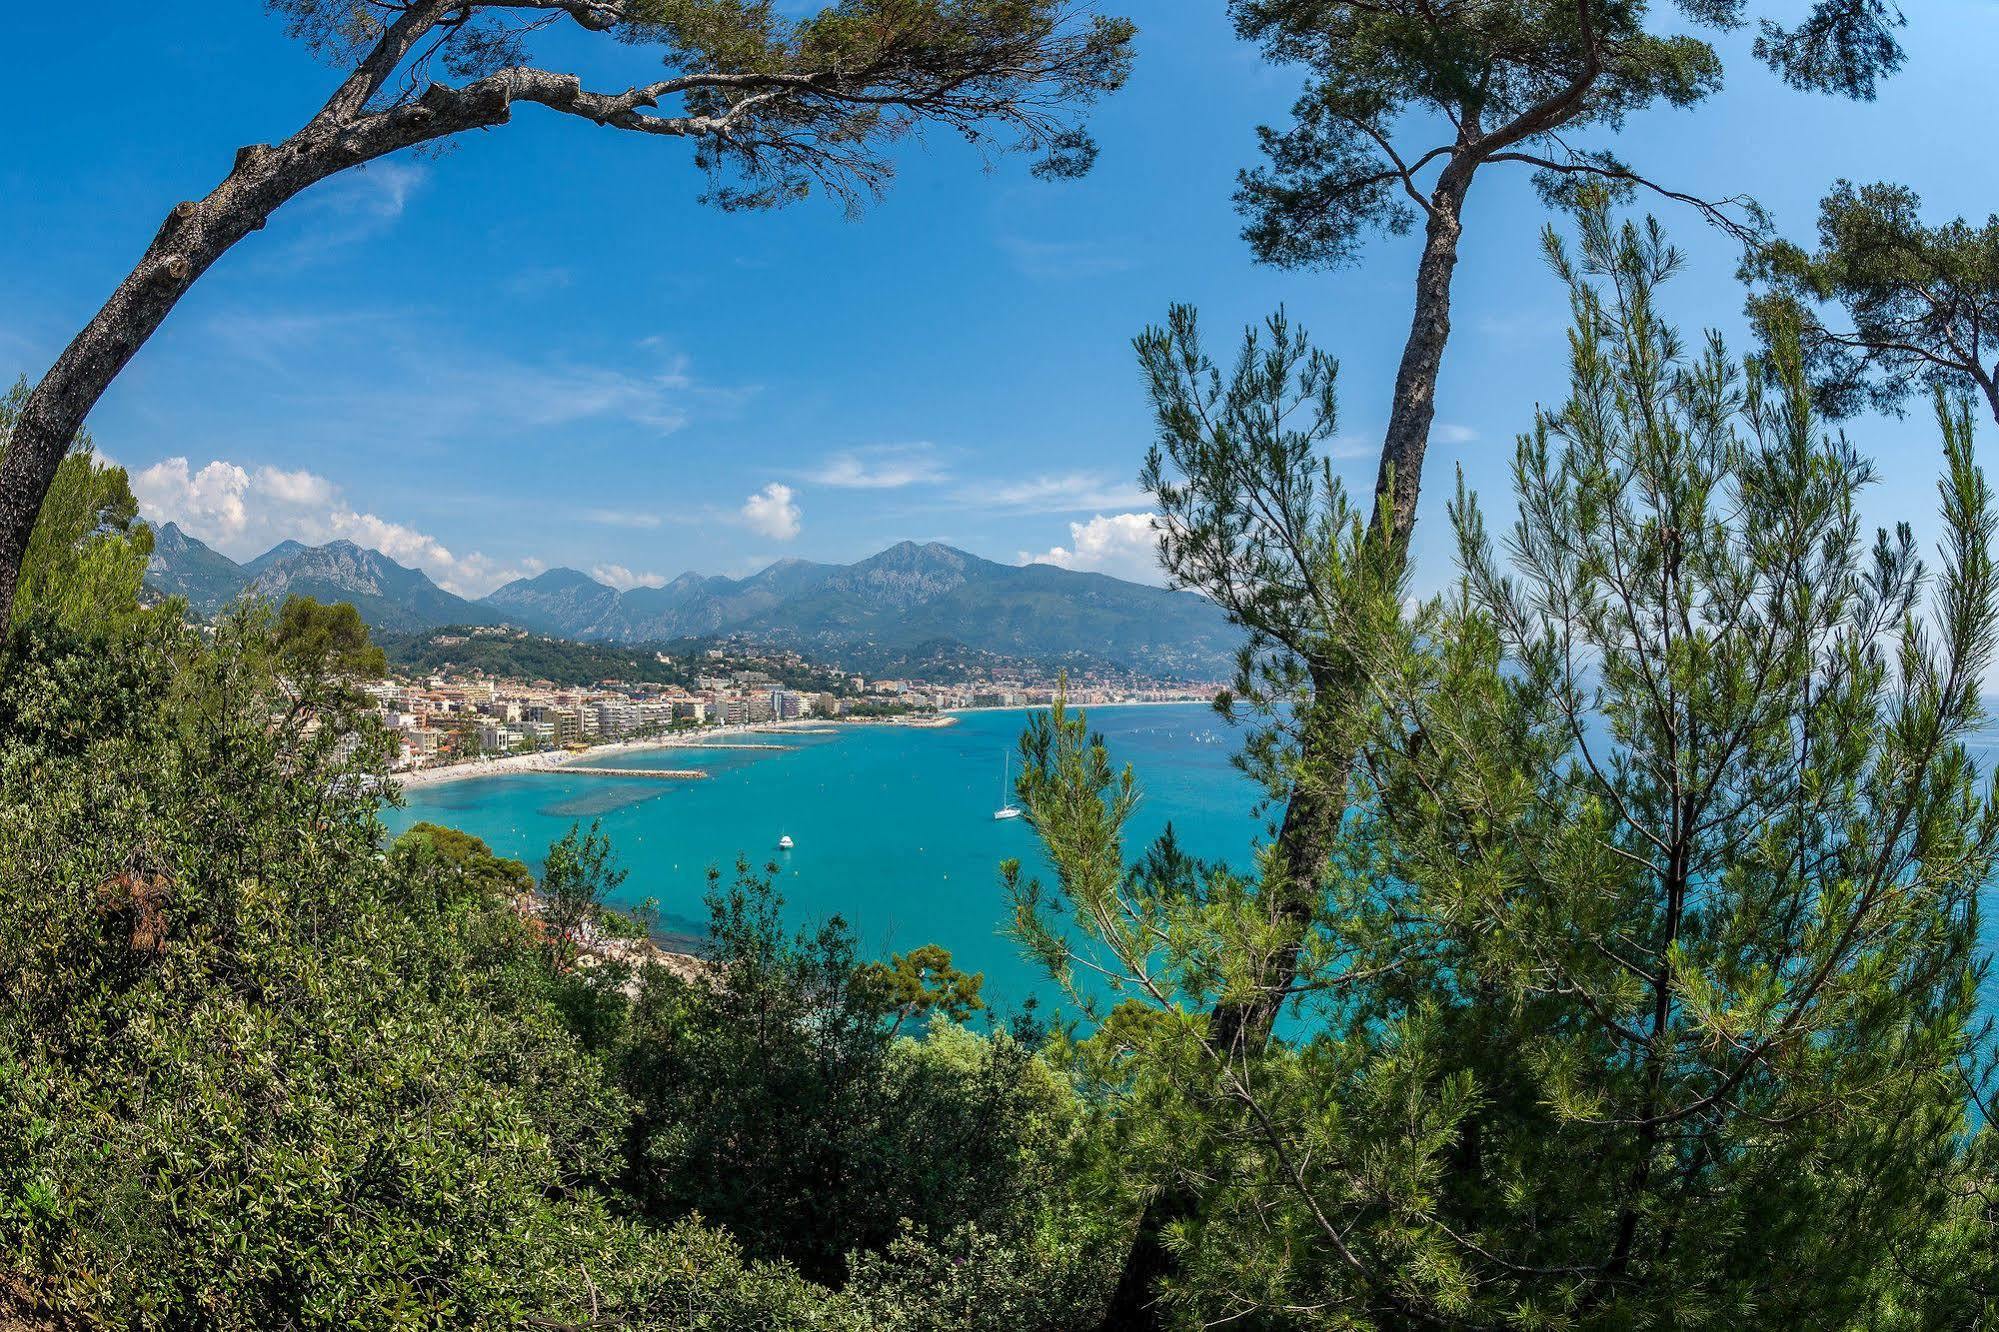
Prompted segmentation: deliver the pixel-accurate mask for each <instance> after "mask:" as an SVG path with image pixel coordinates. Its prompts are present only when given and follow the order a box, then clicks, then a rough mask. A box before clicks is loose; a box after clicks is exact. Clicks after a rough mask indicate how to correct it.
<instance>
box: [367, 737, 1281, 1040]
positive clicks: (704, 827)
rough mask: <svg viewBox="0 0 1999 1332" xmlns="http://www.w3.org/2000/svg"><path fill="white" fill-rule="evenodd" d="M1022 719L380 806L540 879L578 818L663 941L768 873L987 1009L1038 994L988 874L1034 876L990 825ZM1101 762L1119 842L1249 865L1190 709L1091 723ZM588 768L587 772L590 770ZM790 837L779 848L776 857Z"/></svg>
mask: <svg viewBox="0 0 1999 1332" xmlns="http://www.w3.org/2000/svg"><path fill="white" fill-rule="evenodd" d="M1027 716H1028V714H1027V713H1026V712H1024V711H1020V712H1014V711H1007V712H978V713H967V714H964V715H963V716H961V717H960V718H959V721H958V724H957V725H955V726H948V727H941V728H936V729H922V728H916V727H899V726H848V727H842V728H840V730H839V731H838V732H837V733H836V734H833V735H798V734H771V735H758V736H749V737H738V738H739V739H742V740H744V741H745V742H751V741H753V742H756V743H769V744H773V745H776V744H783V745H790V746H794V747H793V748H790V749H782V750H780V749H772V750H771V751H770V752H768V753H755V752H750V751H745V750H723V749H716V750H705V751H704V750H698V749H661V750H651V751H645V752H642V753H638V754H632V755H627V756H624V757H622V758H620V759H617V760H612V761H611V763H612V764H614V765H615V766H618V767H633V768H704V769H706V770H707V771H709V772H710V773H711V774H713V775H712V776H711V777H710V778H709V779H708V780H706V781H685V782H672V781H635V780H631V779H627V778H617V777H588V776H584V777H558V776H544V775H530V776H503V777H490V778H479V779H474V780H468V781H463V782H452V783H446V784H444V785H441V786H434V787H424V788H419V789H417V790H414V791H411V792H409V794H408V801H409V804H408V807H407V808H406V809H402V810H384V811H383V821H384V822H385V823H386V824H387V825H388V826H389V828H390V830H391V831H392V832H400V831H402V830H403V829H404V828H407V827H408V826H409V825H410V824H412V823H415V822H418V821H419V820H428V821H430V822H433V823H443V824H448V825H450V826H452V827H455V828H462V829H464V830H465V831H466V832H469V833H472V834H474V835H476V836H478V837H481V838H484V839H485V841H486V842H487V843H488V844H489V845H491V846H492V848H493V849H494V851H496V852H498V853H499V854H501V855H505V856H514V857H518V858H520V859H522V860H525V861H527V862H528V863H529V864H530V865H538V864H539V862H540V859H541V856H542V854H543V852H544V851H546V849H547V847H548V844H549V843H550V842H551V841H553V840H555V839H556V838H558V837H560V836H561V835H562V834H563V833H564V832H565V831H567V830H568V828H569V826H570V824H572V823H574V822H578V821H581V822H582V823H584V824H585V825H586V826H587V825H588V823H589V822H590V821H591V820H592V819H601V820H603V824H604V831H605V832H606V833H607V834H608V835H609V836H610V838H611V841H612V845H613V846H614V847H615V849H616V851H617V854H618V858H619V861H620V863H622V864H623V866H624V867H625V868H626V869H627V870H629V871H630V877H629V878H628V879H627V880H626V881H625V884H624V887H623V888H622V889H621V890H620V892H619V894H618V900H619V902H620V903H622V904H627V905H629V904H634V903H637V902H640V901H643V900H644V899H646V898H652V899H654V900H655V901H656V902H657V903H658V905H659V909H660V912H661V915H662V917H663V919H662V924H664V925H665V926H666V928H668V929H671V930H675V931H681V932H686V933H691V934H699V933H701V932H702V931H703V930H704V929H705V928H706V922H707V916H706V913H705V910H704V908H703V907H702V903H701V897H702V893H703V892H704V890H705V889H706V886H707V871H708V867H709V866H711V865H720V866H722V867H723V869H724V870H725V871H727V870H728V869H729V868H730V867H732V866H733V865H734V863H735V859H736V857H737V855H738V854H744V855H747V856H748V857H749V858H750V860H751V862H752V863H753V864H762V863H764V862H765V861H769V860H775V861H776V862H777V864H778V865H779V877H778V887H779V890H780V891H781V892H782V893H783V894H784V897H785V903H786V915H787V917H788V918H790V919H791V920H792V921H793V922H794V923H795V924H800V925H804V924H811V923H816V922H818V921H820V920H823V919H825V918H826V917H828V916H832V915H835V914H838V915H841V916H843V917H845V918H846V920H847V922H848V923H849V924H850V925H851V926H853V928H854V931H855V937H856V938H857V940H858V941H859V943H860V945H861V948H862V950H863V952H864V953H868V954H871V955H872V954H880V953H886V952H889V951H896V952H900V951H903V950H906V949H909V948H912V947H914V946H916V945H917V944H922V943H938V944H942V945H943V946H944V947H946V948H949V949H950V950H951V952H952V954H953V957H954V959H955V960H956V962H957V964H958V965H959V966H961V967H963V968H965V969H966V970H968V971H982V972H984V973H985V975H986V993H987V995H988V997H989V998H990V999H991V1000H992V1001H993V1002H994V1003H995V1005H996V1006H997V1007H1000V1008H1002V1010H1011V1009H1013V1008H1015V1007H1017V1006H1018V1005H1019V1004H1020V1002H1021V1001H1022V1000H1024V999H1026V998H1027V997H1028V996H1030V995H1035V996H1038V997H1040V998H1041V1000H1042V1001H1043V1002H1044V1004H1045V1003H1049V1002H1053V1001H1055V1000H1056V999H1058V997H1059V996H1058V995H1057V993H1056V990H1055V987H1054V985H1053V984H1051V983H1050V982H1049V981H1048V980H1047V978H1046V976H1045V975H1044V974H1043V973H1041V972H1040V971H1039V969H1038V968H1036V967H1035V966H1034V965H1033V964H1031V963H1029V962H1027V961H1025V960H1024V959H1022V958H1021V956H1020V954H1019V951H1018V949H1017V948H1016V947H1015V945H1014V944H1013V942H1012V941H1011V940H1010V939H1007V938H1006V937H1004V935H1003V934H1002V930H1003V928H1004V926H1005V924H1006V903H1005V899H1004V896H1003V894H1002V893H1001V890H1000V884H999V869H998V867H999V863H1000V861H1002V860H1004V859H1006V858H1008V857H1010V856H1017V857H1019V858H1020V859H1021V860H1022V862H1023V864H1024V865H1026V866H1027V867H1028V868H1029V869H1030V870H1040V871H1042V872H1043V873H1044V875H1045V872H1046V864H1045V862H1044V861H1043V860H1042V859H1041V857H1040V854H1039V851H1038V848H1037V846H1036V843H1035V839H1034V834H1033V833H1032V832H1031V831H1030V830H1029V829H1028V828H1027V826H1026V825H1025V823H1024V822H1022V821H1020V820H1017V819H1016V820H1012V821H1008V822H995V821H994V819H993V817H992V814H993V810H994V809H996V808H997V807H998V806H999V805H1000V803H1001V797H1002V792H1001V762H1002V760H1003V758H1004V757H1005V756H1006V755H1008V754H1012V753H1013V752H1014V749H1015V745H1016V743H1017V741H1018V739H1019V736H1020V733H1021V730H1022V728H1023V727H1024V726H1025V725H1026V719H1027ZM1090 723H1091V725H1092V727H1093V728H1094V729H1096V730H1098V731H1101V732H1102V733H1103V735H1104V738H1105V740H1106V742H1107V743H1108V744H1109V746H1110V750H1111V757H1112V758H1113V760H1115V761H1116V762H1119V763H1126V762H1128V763H1130V764H1132V765H1133V767H1134V768H1135V770H1136V772H1137V776H1138V781H1139V785H1140V789H1141V791H1142V792H1143V798H1142V799H1141V801H1140V804H1139V807H1138V812H1137V813H1136V814H1135V815H1134V817H1133V819H1132V823H1131V828H1130V831H1131V834H1132V841H1131V847H1132V848H1133V849H1136V848H1138V847H1141V846H1143V845H1144V844H1145V843H1146V842H1149V841H1150V840H1151V839H1152V838H1153V837H1155V836H1156V835H1157V834H1158V833H1159V832H1160V830H1161V829H1162V828H1164V827H1165V825H1166V823H1167V821H1168V820H1171V821H1172V823H1173V827H1174V831H1175V832H1176V833H1177V834H1178V835H1179V837H1180V839H1181V842H1182V844H1183V845H1184V846H1185V847H1186V848H1187V850H1189V851H1190V852H1192V853H1193V854H1195V855H1198V856H1203V857H1208V858H1212V859H1220V860H1227V861H1228V862H1230V863H1231V864H1234V865H1237V866H1242V867H1245V868H1246V867H1247V861H1248V858H1249V849H1250V843H1251V840H1252V838H1253V837H1255V836H1256V835H1257V834H1258V832H1259V830H1260V828H1261V826H1262V824H1261V821H1260V820H1259V819H1258V818H1257V817H1256V815H1255V804H1256V791H1255V790H1254V789H1253V788H1252V787H1251V785H1250V783H1249V781H1248V780H1247V779H1246V778H1244V777H1243V776H1242V775H1241V774H1240V773H1238V772H1237V771H1236V770H1235V769H1234V768H1232V767H1230V766H1229V755H1230V754H1231V753H1232V752H1234V749H1235V746H1236V744H1237V743H1238V742H1239V735H1237V734H1235V733H1233V732H1232V731H1231V729H1230V728H1229V727H1228V725H1227V724H1226V723H1224V722H1223V721H1222V720H1221V719H1220V718H1218V717H1217V716H1215V714H1214V712H1213V711H1211V710H1210V709H1209V708H1208V707H1207V706H1206V705H1205V704H1198V703H1190V704H1185V705H1164V706H1156V707H1154V706H1145V707H1108V708H1099V709H1094V710H1091V711H1090ZM588 761H589V762H591V763H593V764H596V765H598V766H606V765H605V764H603V763H602V762H600V761H599V760H596V759H592V760H588ZM785 835H789V836H790V837H791V838H792V840H793V841H794V842H795V843H796V846H795V848H794V849H793V850H790V851H779V850H778V849H777V839H778V838H779V837H781V836H785Z"/></svg>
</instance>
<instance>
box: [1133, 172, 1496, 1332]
mask: <svg viewBox="0 0 1999 1332" xmlns="http://www.w3.org/2000/svg"><path fill="white" fill-rule="evenodd" d="M1474 170H1476V163H1475V162H1467V161H1466V160H1464V159H1459V160H1457V161H1453V162H1452V163H1451V164H1450V165H1449V166H1448V167H1446V168H1445V169H1444V172H1443V174H1442V175H1441V176H1440V177H1439V178H1438V180H1437V188H1436V192H1435V194H1434V195H1433V196H1432V198H1431V209H1432V211H1431V213H1430V221H1429V226H1428V228H1427V230H1426V231H1425V233H1424V242H1423V256H1422V259H1421V260H1420V261H1419V262H1418V263H1417V266H1416V313H1415V318H1414V319H1413V320H1412V321H1411V323H1410V328H1409V340H1408V341H1407V342H1406V343H1405V344H1404V345H1403V348H1402V363H1401V366H1400V368H1399V369H1398V370H1397V371H1396V375H1395V401H1394V405H1393V406H1392V408H1391V409H1390V412H1389V417H1388V432H1387V434H1386V435H1385V436H1384V437H1383V440H1382V445H1381V469H1380V472H1379V474H1378V476H1377V478H1376V481H1375V506H1376V507H1375V516H1374V518H1373V519H1372V520H1371V521H1370V523H1369V528H1368V532H1369V536H1370V538H1372V539H1380V538H1384V537H1385V538H1386V539H1387V540H1389V541H1391V542H1393V543H1394V547H1393V551H1392V558H1393V559H1394V560H1395V561H1396V562H1398V563H1399V562H1400V561H1402V560H1403V559H1404V558H1406V553H1407V549H1408V542H1409V535H1410V533H1411V532H1412V531H1414V529H1415V526H1416V498H1417V495H1418V493H1419V491H1420V490H1421V488H1422V482H1423V454H1424V452H1425V450H1426V449H1427V448H1428V447H1429V443H1430V426H1431V423H1432V421H1433V420H1434V419H1435V417H1436V412H1437V375H1438V373H1439V371H1440V370H1441V368H1442V366H1443V361H1444V346H1445V344H1446V343H1447V342H1448V341H1449V340H1450V336H1451V279H1452V276H1453V274H1454V273H1455V272H1456V269H1457V265H1458V238H1459V236H1460V234H1461V232H1462V229H1463V227H1462V221H1461V219H1462V213H1463V208H1464V201H1465V194H1466V192H1467V191H1468V190H1469V189H1470V187H1471V180H1472V173H1473V171H1474ZM1384 500H1386V501H1387V514H1388V522H1389V530H1388V531H1387V532H1385V533H1384V532H1382V531H1381V515H1382V502H1383V501H1384ZM1356 688H1357V684H1356V682H1354V681H1343V680H1340V679H1337V678H1335V677H1334V676H1333V675H1332V674H1331V673H1330V672H1314V674H1313V679H1312V702H1311V704H1310V706H1309V711H1308V714H1307V716H1306V718H1305V720H1304V723H1303V725H1302V727H1301V731H1300V736H1299V764H1298V767H1299V775H1298V778H1297V780H1296V781H1295V782H1294V783H1293V785H1292V789H1291V799H1290V801H1289V802H1288V803H1287V804H1286V805H1285V807H1284V821H1283V823H1282V824H1281V825H1280V827H1279V829H1278V834H1277V860H1278V864H1279V865H1280V866H1282V874H1283V878H1282V881H1281V882H1279V883H1277V884H1275V885H1271V886H1272V888H1273V889H1274V893H1273V896H1272V900H1271V903H1270V910H1271V913H1272V915H1273V916H1275V917H1277V918H1278V919H1280V920H1281V921H1282V922H1283V923H1284V924H1285V925H1286V926H1287V927H1288V928H1289V929H1290V930H1291V932H1292V934H1293V937H1294V940H1295V941H1294V942H1293V943H1291V944H1290V945H1289V946H1287V947H1286V948H1285V949H1283V950H1282V951H1281V952H1280V953H1278V954H1277V956H1275V957H1274V958H1272V959H1271V967H1270V972H1269V974H1268V975H1267V976H1266V977H1264V979H1263V984H1262V987H1261V990H1260V992H1259V993H1258V994H1257V995H1256V996H1254V997H1253V998H1250V999H1248V1000H1245V1001H1243V1002H1241V1003H1234V1004H1219V1005H1217V1006H1216V1008H1215V1011H1214V1012H1213V1013H1212V1014H1210V1015H1209V1018H1208V1033H1209V1037H1210V1039H1211V1040H1212V1041H1213V1043H1214V1044H1215V1045H1216V1046H1217V1047H1218V1048H1219V1049H1221V1050H1224V1051H1235V1050H1239V1049H1242V1048H1243V1047H1244V1046H1245V1045H1247V1044H1250V1043H1254V1042H1261V1041H1262V1040H1264V1039H1265V1038H1267V1037H1268V1036H1269V1034H1270V1030H1271V1027H1272V1025H1273V1024H1274V1023H1275V1022H1276V1020H1277V1015H1278V1013H1279V1012H1281V1011H1282V1010H1283V1007H1284V996H1285V993H1286V991H1288V990H1289V989H1290V987H1291V985H1292V983H1293V982H1294V981H1296V980H1297V978H1298V957H1299V952H1300V950H1301V948H1302V946H1303V943H1304V934H1305V931H1306V929H1308V928H1309V927H1310V925H1311V919H1312V912H1313V910H1314V908H1315V906H1316V900H1317V896H1318V891H1319V877H1320V873H1321V871H1322V870H1323V868H1324V866H1325V864H1326V859H1327V857H1328V856H1330V855H1331V854H1332V847H1333V840H1334V838H1335V837H1337V836H1338V835H1339V827H1340V821H1341V820H1342V819H1343V818H1345V817H1346V788H1347V780H1348V778H1349V776H1350V775H1351V774H1352V772H1353V762H1354V756H1353V754H1351V753H1349V752H1347V751H1346V749H1345V747H1344V745H1343V744H1342V743H1341V740H1340V737H1341V734H1342V728H1341V727H1340V726H1339V725H1338V724H1337V722H1338V720H1339V719H1340V718H1341V717H1343V716H1344V715H1346V713H1348V712H1349V711H1350V710H1351V709H1352V708H1354V707H1355V706H1357V704H1358V697H1357V694H1356V693H1355V690H1356ZM1199 1207H1200V1199H1199V1197H1198V1195H1197V1194H1196V1193H1195V1192H1194V1191H1193V1190H1192V1189H1190V1188H1188V1187H1187V1186H1186V1185H1185V1184H1184V1183H1181V1182H1179V1181H1174V1182H1173V1183H1171V1184H1170V1185H1169V1187H1167V1188H1166V1189H1164V1190H1162V1191H1161V1192H1160V1193H1159V1194H1158V1195H1157V1196H1156V1197H1154V1198H1153V1199H1152V1200H1151V1201H1150V1202H1148V1203H1147V1204H1146V1207H1145V1211H1144V1212H1143V1214H1142V1215H1141V1216H1140V1217H1139V1222H1138V1230H1137V1233H1136V1235H1135V1236H1134V1238H1133V1241H1132V1247H1131V1249H1130V1251H1129V1252H1128V1253H1127V1255H1126V1257H1125V1264H1124V1269H1123V1271H1122V1272H1121V1273H1120V1274H1119V1278H1118V1284H1117V1288H1116V1290H1115V1292H1114V1293H1113V1295H1112V1297H1111V1302H1110V1306H1109V1309H1108V1311H1107V1312H1106V1315H1105V1318H1104V1323H1103V1326H1104V1329H1105V1332H1159V1330H1160V1329H1163V1328H1164V1326H1165V1322H1164V1320H1163V1319H1162V1318H1161V1316H1160V1310H1159V1308H1158V1305H1157V1304H1156V1302H1155V1301H1156V1299H1157V1290H1156V1287H1157V1285H1158V1282H1159V1281H1160V1279H1161V1278H1163V1277H1167V1276H1170V1275H1172V1274H1173V1272H1174V1271H1175V1270H1176V1264H1175V1262H1174V1260H1173V1256H1172V1254H1171V1253H1169V1252H1168V1251H1167V1249H1166V1247H1165V1243H1164V1238H1163V1237H1164V1235H1165V1232H1166V1229H1167V1227H1168V1226H1171V1225H1172V1224H1174V1223H1176V1222H1179V1221H1184V1220H1186V1219H1187V1218H1189V1217H1191V1216H1193V1215H1194V1214H1195V1213H1196V1212H1197V1211H1198V1209H1199Z"/></svg>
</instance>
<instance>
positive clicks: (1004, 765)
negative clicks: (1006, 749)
mask: <svg viewBox="0 0 1999 1332" xmlns="http://www.w3.org/2000/svg"><path fill="white" fill-rule="evenodd" d="M1012 762H1013V756H1012V755H1010V754H1002V755H1001V756H1000V807H999V808H998V809H996V810H994V811H993V818H995V819H1017V818H1019V817H1020V811H1019V810H1018V809H1016V808H1015V807H1014V803H1013V802H1012V801H1011V800H1009V799H1007V789H1008V788H1007V778H1008V776H1010V775H1011V772H1012V769H1011V766H1010V765H1011V764H1012Z"/></svg>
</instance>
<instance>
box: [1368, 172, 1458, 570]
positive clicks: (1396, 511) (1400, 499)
mask: <svg viewBox="0 0 1999 1332" xmlns="http://www.w3.org/2000/svg"><path fill="white" fill-rule="evenodd" d="M1472 170H1473V168H1472V167H1470V166H1465V167H1463V168H1462V169H1460V165H1459V163H1458V162H1452V163H1451V165H1450V166H1448V167H1446V168H1445V169H1444V174H1443V175H1442V177H1440V178H1439V179H1438V181H1437V191H1436V194H1435V195H1434V196H1433V197H1432V199H1431V209H1432V211H1431V213H1430V222H1429V226H1428V227H1427V228H1426V230H1425V232H1424V238H1423V257H1422V259H1421V261H1420V262H1418V264H1417V265H1416V314H1415V318H1414V319H1412V320H1411V321H1410V325H1409V340H1408V341H1407V342H1405V343H1404V344H1403V345H1402V364H1401V366H1400V367H1399V368H1398V369H1397V370H1396V372H1395V401H1394V403H1393V405H1392V406H1391V407H1390V408H1389V413H1388V433H1387V435H1386V436H1384V437H1383V439H1382V441H1381V469H1380V471H1379V472H1378V473H1377V474H1376V476H1375V481H1374V499H1375V505H1376V510H1375V515H1376V516H1375V518H1374V520H1373V524H1372V525H1371V528H1370V530H1373V527H1374V526H1378V524H1379V522H1380V512H1381V510H1380V505H1381V503H1382V501H1383V500H1384V499H1385V500H1387V501H1388V502H1389V503H1388V512H1389V517H1390V520H1391V522H1392V524H1393V526H1392V528H1391V530H1390V535H1391V536H1392V537H1393V539H1394V541H1395V543H1396V545H1397V546H1398V547H1402V548H1406V547H1407V545H1408V542H1409V534H1410V533H1411V532H1412V531H1414V530H1415V527H1416V497H1417V494H1418V492H1420V491H1421V489H1422V486H1423V454H1424V453H1425V451H1427V450H1428V448H1429V447H1430V426H1431V424H1432V422H1433V421H1435V419H1436V415H1437V374H1438V372H1439V370H1440V369H1441V368H1442V366H1443V363H1444V345H1445V343H1447V342H1448V341H1449V340H1450V336H1451V278H1452V275H1453V274H1454V273H1455V272H1456V270H1457V266H1458V237H1459V236H1460V234H1462V232H1463V222H1462V217H1463V212H1464V202H1465V192H1466V191H1467V190H1468V189H1470V188H1471V174H1472ZM1376 535H1379V533H1378V532H1376ZM1400 557H1401V551H1400V550H1398V552H1397V558H1398V559H1399V558H1400Z"/></svg>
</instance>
